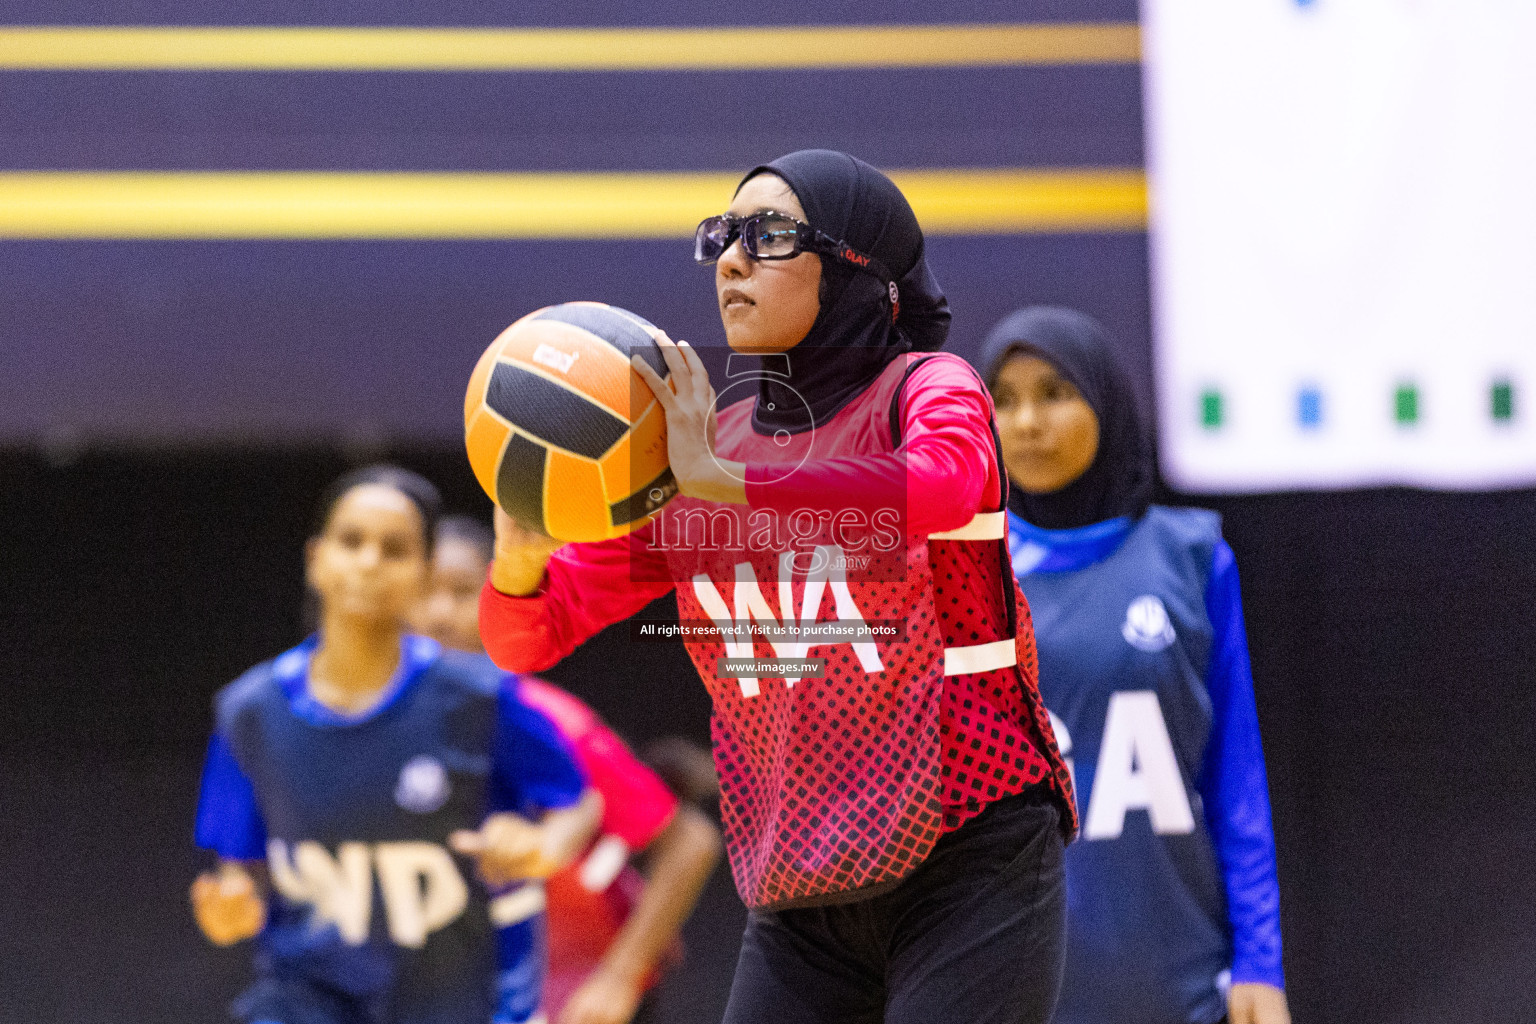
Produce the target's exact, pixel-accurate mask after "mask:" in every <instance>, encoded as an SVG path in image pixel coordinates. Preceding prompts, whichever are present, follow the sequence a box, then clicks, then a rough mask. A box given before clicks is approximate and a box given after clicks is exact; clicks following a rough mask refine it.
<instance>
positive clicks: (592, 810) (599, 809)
mask: <svg viewBox="0 0 1536 1024" xmlns="http://www.w3.org/2000/svg"><path fill="white" fill-rule="evenodd" d="M602 820H603V795H602V794H601V793H599V792H598V791H597V790H595V789H593V788H591V787H590V786H589V787H587V788H586V789H584V790H582V793H581V799H580V800H578V801H576V803H575V804H573V805H572V806H570V807H565V808H561V809H560V810H555V811H550V812H549V813H548V814H546V815H544V820H543V821H541V822H539V827H540V828H542V829H543V830H544V850H545V856H547V857H548V858H549V860H550V861H551V862H553V863H556V864H557V865H558V867H557V868H556V870H557V871H558V870H559V869H560V868H563V867H565V866H566V865H567V864H569V863H571V861H573V860H575V859H576V858H577V857H578V856H579V855H580V854H581V851H582V850H585V849H586V848H587V844H588V843H590V842H591V841H592V837H593V836H595V835H597V827H598V825H599V824H601V822H602Z"/></svg>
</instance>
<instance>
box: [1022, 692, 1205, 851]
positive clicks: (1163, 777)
mask: <svg viewBox="0 0 1536 1024" xmlns="http://www.w3.org/2000/svg"><path fill="white" fill-rule="evenodd" d="M1051 728H1052V729H1053V730H1054V731H1055V733H1056V746H1057V748H1058V749H1059V750H1060V751H1061V755H1062V757H1064V758H1066V757H1067V755H1068V754H1070V753H1071V752H1072V736H1071V734H1070V733H1068V732H1067V727H1066V723H1064V722H1062V720H1061V719H1059V718H1057V717H1056V715H1055V714H1052V715H1051ZM1067 768H1068V770H1069V771H1072V772H1073V776H1074V779H1073V782H1074V784H1075V783H1076V778H1075V776H1076V774H1077V773H1076V771H1075V770H1073V764H1072V761H1071V759H1070V758H1068V759H1067ZM1078 792H1079V793H1081V792H1082V791H1081V790H1078ZM1129 811H1146V812H1147V816H1148V818H1150V819H1151V822H1152V831H1153V832H1155V833H1157V834H1158V835H1187V834H1188V833H1190V832H1193V831H1194V830H1195V817H1194V814H1193V812H1192V811H1191V809H1190V805H1189V794H1188V793H1187V792H1185V789H1184V778H1183V776H1182V775H1181V774H1180V773H1179V762H1178V759H1177V758H1176V757H1175V756H1174V753H1173V741H1172V740H1170V739H1169V738H1168V726H1167V723H1166V722H1165V721H1164V720H1163V709H1162V705H1161V704H1159V703H1158V700H1157V694H1156V693H1154V692H1153V691H1151V690H1130V691H1125V692H1121V693H1116V694H1112V695H1111V696H1110V698H1109V710H1108V712H1106V714H1105V716H1104V739H1103V742H1101V743H1100V745H1099V763H1098V766H1097V768H1095V770H1094V773H1093V792H1092V793H1091V794H1090V795H1089V797H1088V812H1087V814H1086V815H1085V816H1084V820H1083V838H1084V839H1118V838H1119V837H1120V833H1121V832H1123V831H1124V830H1125V815H1126V813H1127V812H1129Z"/></svg>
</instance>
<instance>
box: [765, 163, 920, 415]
mask: <svg viewBox="0 0 1536 1024" xmlns="http://www.w3.org/2000/svg"><path fill="white" fill-rule="evenodd" d="M759 174H775V175H778V176H779V177H780V178H782V179H784V182H785V184H787V185H788V186H789V187H790V189H791V190H792V191H793V192H794V193H795V197H796V198H797V199H799V200H800V205H801V206H802V207H804V208H805V215H806V218H807V220H808V222H809V223H810V225H811V226H812V227H814V228H818V229H820V230H821V231H823V232H825V233H826V234H828V235H831V236H832V237H833V238H835V239H837V240H839V241H842V242H846V243H847V244H848V245H850V246H851V247H853V248H854V249H856V250H858V251H859V252H862V253H864V254H865V255H866V256H873V257H875V258H876V259H877V260H879V261H880V262H882V263H884V264H885V265H886V267H887V268H889V270H890V272H891V273H892V274H894V275H895V276H896V286H897V289H898V291H899V293H900V294H899V300H898V308H899V315H898V317H897V318H896V321H895V323H892V322H891V319H892V318H891V299H890V294H889V291H888V290H887V288H886V285H885V284H884V283H883V282H882V281H881V280H880V279H879V278H878V277H876V276H875V275H874V274H871V273H868V272H867V271H862V270H858V269H855V268H854V267H852V266H851V265H849V264H847V263H844V262H843V261H841V260H838V259H835V258H833V257H830V256H823V257H822V258H821V281H822V285H821V311H820V312H819V313H818V314H817V316H816V322H815V323H814V324H812V325H811V330H810V333H809V334H807V335H806V336H805V340H804V341H802V342H800V343H799V344H798V345H796V346H795V347H794V348H792V349H790V350H789V352H788V353H787V354H786V355H787V357H788V358H787V360H785V359H783V358H782V357H781V358H779V359H768V360H765V361H764V369H765V370H772V372H774V373H775V374H780V373H783V372H784V363H785V362H786V361H787V363H788V367H787V376H781V377H770V376H768V375H767V374H765V375H764V376H763V377H762V382H761V384H760V386H759V389H758V397H757V405H756V407H755V408H754V409H753V410H752V426H753V428H754V429H756V430H757V431H758V432H759V433H765V434H767V433H773V432H775V431H778V430H787V431H789V432H790V433H792V434H793V433H799V432H801V431H804V430H809V429H810V428H811V427H812V426H814V425H815V424H817V423H825V422H826V421H827V420H828V419H830V418H831V417H832V416H833V415H834V414H835V413H836V412H837V411H838V410H839V409H841V408H842V407H843V406H845V405H847V404H848V403H849V402H851V401H852V400H853V399H854V398H855V397H857V396H858V395H859V394H860V393H861V392H862V391H863V390H864V389H865V388H867V387H868V386H869V385H870V383H871V382H873V381H874V379H875V378H876V377H878V376H879V375H880V371H882V370H884V369H885V368H886V366H887V365H889V364H890V362H891V360H893V359H895V358H897V357H898V356H900V355H901V354H902V353H903V352H910V351H919V352H931V351H934V350H935V349H937V348H939V347H940V346H941V345H943V344H944V337H945V335H947V334H948V333H949V303H947V302H946V301H945V300H944V293H943V291H942V290H940V288H939V283H938V282H937V281H935V280H934V279H933V275H932V274H931V273H929V271H928V264H927V262H926V261H925V260H924V259H923V232H922V229H921V228H920V227H918V224H917V217H916V216H915V215H913V213H912V207H911V206H909V205H907V199H906V197H905V196H903V195H902V194H901V190H900V189H898V188H897V187H896V185H895V183H894V182H892V181H891V179H890V178H887V177H886V176H885V175H884V174H881V173H880V172H879V171H877V170H875V169H874V168H873V167H871V166H870V165H869V164H867V163H865V162H864V161H862V160H859V159H857V158H855V157H852V156H849V155H848V154H847V153H838V152H834V151H833V150H830V149H802V150H800V151H799V152H796V153H790V154H789V155H788V156H781V157H779V158H778V159H777V160H775V161H773V162H772V163H770V164H764V165H762V166H761V167H756V168H753V169H752V171H751V172H750V173H748V174H747V176H746V177H745V178H743V179H741V184H742V185H745V184H746V183H747V182H748V181H750V180H751V179H752V178H755V177H756V176H757V175H759ZM740 187H741V186H740V185H738V186H737V188H738V189H739V188H740ZM797 396H798V397H797ZM801 399H804V402H803V403H802V401H801ZM770 406H771V408H770ZM807 406H808V407H809V411H807Z"/></svg>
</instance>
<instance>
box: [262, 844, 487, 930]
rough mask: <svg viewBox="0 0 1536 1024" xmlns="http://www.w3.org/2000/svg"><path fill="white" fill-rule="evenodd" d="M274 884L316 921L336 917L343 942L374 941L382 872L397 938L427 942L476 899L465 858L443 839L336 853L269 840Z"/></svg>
mask: <svg viewBox="0 0 1536 1024" xmlns="http://www.w3.org/2000/svg"><path fill="white" fill-rule="evenodd" d="M267 862H268V864H269V865H270V867H271V871H272V884H273V885H274V886H275V887H276V888H277V891H278V892H280V893H282V894H283V895H284V896H285V897H287V898H288V899H289V900H291V901H293V902H295V903H308V904H310V905H311V906H312V907H313V908H314V919H315V922H316V923H317V924H333V925H335V926H336V931H337V932H338V933H339V934H340V935H341V938H342V940H343V941H345V942H347V943H348V944H350V945H353V946H360V945H362V944H363V943H364V942H367V941H368V930H369V921H370V918H371V916H372V911H373V876H374V873H375V872H377V874H378V877H379V895H380V896H381V897H382V898H383V901H384V913H385V916H386V918H387V920H388V925H389V937H390V939H391V940H393V941H394V942H395V944H396V945H400V946H406V947H409V948H411V949H420V948H421V947H422V946H423V945H425V944H426V941H427V936H428V935H430V934H432V933H433V932H435V931H437V930H439V929H440V928H443V927H445V926H447V925H449V924H452V923H453V922H454V921H456V920H457V919H458V917H459V915H460V914H462V913H463V912H464V908H465V906H466V905H467V904H468V903H469V887H468V886H466V885H465V884H464V878H463V876H462V875H460V874H459V869H458V865H456V864H455V863H454V862H453V857H452V855H450V854H449V853H448V851H447V850H445V849H444V848H443V847H441V846H439V845H437V844H436V843H424V842H398V843H377V844H374V845H372V846H370V845H369V844H368V843H342V844H341V845H340V846H338V847H337V848H336V856H335V857H332V856H331V854H330V852H329V851H328V850H326V848H325V847H324V846H322V845H320V844H319V843H317V842H314V841H313V840H304V841H303V842H300V843H297V844H295V845H294V847H293V850H292V854H291V857H290V852H289V849H288V844H287V843H285V842H283V841H282V840H281V839H274V840H272V841H271V842H269V843H268V844H267Z"/></svg>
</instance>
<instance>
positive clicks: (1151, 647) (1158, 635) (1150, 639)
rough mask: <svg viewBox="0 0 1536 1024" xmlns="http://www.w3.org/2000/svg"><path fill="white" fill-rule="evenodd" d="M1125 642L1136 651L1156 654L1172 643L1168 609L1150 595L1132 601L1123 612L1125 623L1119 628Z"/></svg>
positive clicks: (1171, 626)
mask: <svg viewBox="0 0 1536 1024" xmlns="http://www.w3.org/2000/svg"><path fill="white" fill-rule="evenodd" d="M1120 635H1121V636H1123V637H1125V642H1126V643H1128V644H1130V645H1131V646H1132V647H1134V648H1136V649H1137V650H1138V651H1146V652H1148V653H1149V654H1156V653H1157V652H1158V651H1161V650H1165V649H1166V648H1167V647H1168V645H1169V644H1171V643H1173V639H1174V633H1173V623H1172V622H1169V621H1168V609H1167V608H1165V607H1163V602H1162V601H1160V600H1159V599H1158V598H1156V597H1154V596H1153V595H1151V594H1143V595H1141V596H1140V597H1138V598H1137V599H1136V600H1134V601H1132V602H1131V604H1130V607H1128V608H1127V609H1126V610H1125V623H1124V625H1122V626H1121V627H1120Z"/></svg>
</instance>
